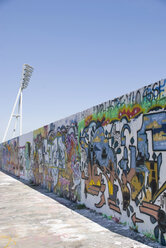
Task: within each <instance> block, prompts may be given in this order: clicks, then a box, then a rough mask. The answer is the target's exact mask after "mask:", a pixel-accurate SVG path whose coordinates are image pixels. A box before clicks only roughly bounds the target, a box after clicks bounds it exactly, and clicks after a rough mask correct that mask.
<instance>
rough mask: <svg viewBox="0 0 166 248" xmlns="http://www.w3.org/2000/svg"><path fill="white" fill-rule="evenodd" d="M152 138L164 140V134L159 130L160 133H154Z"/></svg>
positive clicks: (165, 135) (165, 138)
mask: <svg viewBox="0 0 166 248" xmlns="http://www.w3.org/2000/svg"><path fill="white" fill-rule="evenodd" d="M153 139H154V141H162V140H166V134H165V133H164V132H163V131H161V132H160V133H156V134H154V135H153Z"/></svg>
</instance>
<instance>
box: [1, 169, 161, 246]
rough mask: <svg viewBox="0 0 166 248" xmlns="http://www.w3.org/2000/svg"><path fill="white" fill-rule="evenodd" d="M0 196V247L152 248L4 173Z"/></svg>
mask: <svg viewBox="0 0 166 248" xmlns="http://www.w3.org/2000/svg"><path fill="white" fill-rule="evenodd" d="M0 195H1V198H0V248H7V247H8V248H33V247H34V248H56V247H58V248H68V247H69V248H70V247H72V248H79V247H86V248H88V247H89V248H93V247H97V248H100V247H102V248H103V247H104V248H108V247H109V248H121V247H123V248H146V247H152V246H148V245H144V244H142V243H140V242H137V241H134V240H132V239H130V238H126V237H124V236H122V235H120V234H118V233H116V232H113V231H110V230H108V229H107V228H105V227H103V226H101V225H99V224H97V223H95V222H93V221H91V220H90V219H89V218H86V217H84V216H82V215H80V214H79V213H77V212H76V211H73V210H71V209H69V208H68V207H66V206H64V205H62V204H60V203H59V202H58V201H55V200H54V199H52V198H50V197H48V196H47V195H44V194H41V193H40V192H38V191H36V190H34V189H32V188H31V187H29V186H28V185H25V184H23V183H22V182H20V181H18V180H16V179H14V178H12V177H10V176H8V175H6V174H5V173H3V172H0ZM82 211H86V210H82ZM156 247H157V246H156Z"/></svg>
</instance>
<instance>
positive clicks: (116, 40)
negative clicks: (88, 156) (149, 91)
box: [0, 0, 166, 140]
mask: <svg viewBox="0 0 166 248" xmlns="http://www.w3.org/2000/svg"><path fill="white" fill-rule="evenodd" d="M24 63H28V64H30V65H31V66H33V67H34V73H33V75H32V79H31V82H30V84H29V87H28V88H27V89H26V90H25V91H24V93H23V133H26V132H29V131H31V130H33V129H36V128H38V127H41V126H43V125H45V124H48V123H50V122H53V121H55V120H58V119H61V118H64V117H67V116H69V115H71V114H74V113H77V112H80V111H82V110H85V109H87V108H89V107H92V106H94V105H97V104H99V103H101V102H104V101H107V100H109V99H113V98H115V97H118V96H120V95H123V94H125V93H128V92H130V91H133V90H136V89H138V88H141V87H143V86H144V85H147V84H149V83H153V82H155V81H158V80H160V79H162V78H165V77H166V1H165V0H49V1H46V0H28V1H25V0H0V106H1V108H0V116H1V118H0V140H2V136H3V134H4V132H5V128H6V125H7V122H8V119H9V116H10V113H11V110H12V106H13V104H14V101H15V98H16V95H17V91H18V89H19V83H20V79H21V73H22V65H23V64H24Z"/></svg>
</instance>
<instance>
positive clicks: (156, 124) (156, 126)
mask: <svg viewBox="0 0 166 248" xmlns="http://www.w3.org/2000/svg"><path fill="white" fill-rule="evenodd" d="M161 127H162V126H161V125H159V124H158V123H157V121H156V120H155V121H153V122H152V123H150V124H149V125H147V126H146V128H147V129H151V128H161Z"/></svg>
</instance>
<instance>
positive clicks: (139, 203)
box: [0, 80, 166, 245]
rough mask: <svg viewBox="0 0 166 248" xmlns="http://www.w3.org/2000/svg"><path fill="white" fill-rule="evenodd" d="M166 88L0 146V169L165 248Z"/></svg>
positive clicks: (90, 111) (164, 83)
mask: <svg viewBox="0 0 166 248" xmlns="http://www.w3.org/2000/svg"><path fill="white" fill-rule="evenodd" d="M165 163H166V80H161V81H159V82H156V83H154V84H152V85H148V86H146V87H144V88H142V89H140V90H138V91H135V92H132V93H130V94H127V95H124V96H122V97H120V98H116V99H114V100H112V101H108V102H105V103H103V104H100V105H97V106H95V107H93V108H91V109H88V110H85V111H84V112H81V113H78V114H76V115H73V116H71V117H69V118H66V119H64V120H61V121H59V122H55V123H51V124H49V125H47V126H44V127H42V128H39V129H38V130H35V131H33V132H32V133H29V134H26V135H23V136H20V137H18V138H15V139H12V140H10V141H7V142H5V143H3V144H1V146H0V166H1V168H3V169H4V170H6V171H9V172H10V173H12V174H15V175H16V176H19V177H21V178H24V179H26V180H29V181H32V182H33V183H35V184H39V185H41V186H43V187H45V188H47V189H48V190H49V191H53V192H55V193H57V194H59V195H62V196H64V197H67V198H69V199H71V200H73V201H80V202H81V203H84V204H85V205H86V206H88V207H90V208H92V209H95V210H96V211H99V212H102V213H104V214H107V215H108V216H111V218H113V219H114V220H115V221H117V222H122V223H126V224H127V225H129V226H132V227H133V228H135V229H137V230H138V231H141V232H143V233H145V234H148V235H150V236H151V237H154V238H156V239H157V240H158V241H160V242H161V243H162V244H163V245H166V173H165Z"/></svg>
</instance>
